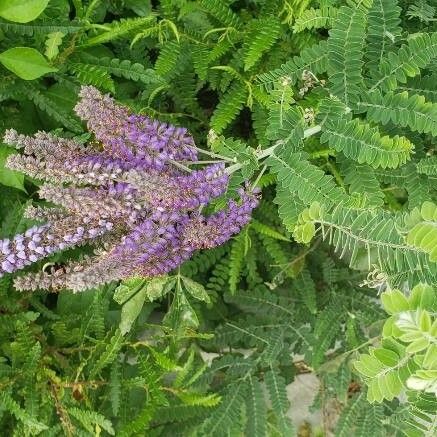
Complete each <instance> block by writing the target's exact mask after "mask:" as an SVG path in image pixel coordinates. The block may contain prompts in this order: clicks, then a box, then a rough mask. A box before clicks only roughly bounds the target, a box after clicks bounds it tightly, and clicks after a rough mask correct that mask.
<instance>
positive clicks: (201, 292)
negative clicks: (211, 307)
mask: <svg viewBox="0 0 437 437" xmlns="http://www.w3.org/2000/svg"><path fill="white" fill-rule="evenodd" d="M182 282H183V283H184V285H185V289H186V290H187V291H188V293H190V294H191V296H193V297H194V298H195V299H198V300H203V302H207V303H210V302H211V299H210V297H209V296H208V293H207V292H206V290H205V288H204V287H203V285H201V284H199V283H198V282H195V281H193V280H192V279H190V278H187V277H185V276H182Z"/></svg>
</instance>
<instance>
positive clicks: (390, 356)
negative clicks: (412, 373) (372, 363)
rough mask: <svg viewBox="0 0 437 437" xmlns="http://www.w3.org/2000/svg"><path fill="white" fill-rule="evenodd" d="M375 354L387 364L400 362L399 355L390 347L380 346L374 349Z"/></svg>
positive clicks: (391, 364)
mask: <svg viewBox="0 0 437 437" xmlns="http://www.w3.org/2000/svg"><path fill="white" fill-rule="evenodd" d="M372 353H373V356H374V357H375V358H377V359H378V361H380V362H381V363H382V364H384V365H385V366H389V367H392V366H395V365H396V364H397V363H398V362H399V355H398V354H397V353H396V352H393V351H391V350H390V349H385V348H378V349H375V350H373V352H372Z"/></svg>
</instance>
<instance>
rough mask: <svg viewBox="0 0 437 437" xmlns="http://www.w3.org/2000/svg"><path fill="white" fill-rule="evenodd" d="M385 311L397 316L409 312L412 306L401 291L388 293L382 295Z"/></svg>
mask: <svg viewBox="0 0 437 437" xmlns="http://www.w3.org/2000/svg"><path fill="white" fill-rule="evenodd" d="M381 300H382V304H383V306H384V309H385V310H386V311H387V312H388V313H389V314H397V313H400V312H402V311H408V310H409V308H410V305H409V303H408V300H407V298H406V297H405V296H404V294H403V293H402V292H400V291H399V290H392V291H386V292H385V293H383V294H382V295H381Z"/></svg>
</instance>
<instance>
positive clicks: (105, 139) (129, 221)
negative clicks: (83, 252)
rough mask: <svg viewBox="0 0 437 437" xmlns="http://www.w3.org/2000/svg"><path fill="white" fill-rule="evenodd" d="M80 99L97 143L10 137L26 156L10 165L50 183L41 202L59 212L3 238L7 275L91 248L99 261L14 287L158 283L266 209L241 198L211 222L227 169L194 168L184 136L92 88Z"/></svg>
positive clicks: (33, 214)
mask: <svg viewBox="0 0 437 437" xmlns="http://www.w3.org/2000/svg"><path fill="white" fill-rule="evenodd" d="M80 97H81V100H80V102H79V103H78V104H77V105H76V112H77V114H78V115H79V116H80V117H81V118H82V119H83V120H85V121H86V122H87V125H88V128H89V129H90V130H91V131H92V133H93V134H94V135H95V137H96V140H98V141H99V142H100V143H99V144H96V143H95V142H93V143H91V145H88V146H83V145H80V144H78V143H76V142H75V141H74V140H69V139H64V138H58V137H56V136H53V135H50V134H46V133H44V132H38V133H37V134H36V135H35V136H33V137H28V136H24V135H19V134H18V133H17V132H15V131H14V130H9V131H7V132H6V134H5V142H7V143H8V144H14V145H16V146H17V147H18V148H21V149H22V150H23V154H22V155H13V156H11V157H9V160H8V163H7V165H8V166H9V167H10V168H12V169H15V170H20V171H23V172H24V173H27V174H28V175H30V176H32V177H38V178H40V179H45V180H46V181H48V182H49V183H46V184H43V185H42V186H41V187H40V189H39V196H40V197H41V198H44V199H45V200H47V201H48V202H50V203H52V204H54V205H55V206H52V207H40V206H38V207H33V206H30V207H28V208H27V210H26V212H25V215H26V216H27V217H29V218H32V219H35V220H37V221H39V222H42V224H40V225H36V226H33V227H31V228H30V229H28V230H27V231H26V232H24V234H19V235H16V236H15V237H13V238H12V239H3V240H0V276H1V275H2V274H4V273H13V272H15V271H17V270H20V269H22V268H24V267H26V266H28V265H30V264H32V263H34V262H37V261H39V260H42V259H43V258H45V257H47V256H49V255H51V254H53V253H55V252H58V251H62V250H66V249H69V248H72V247H75V246H78V245H82V244H93V245H94V246H95V247H96V254H95V255H94V256H92V257H89V258H86V259H84V260H82V261H79V262H71V263H69V264H68V265H66V266H65V268H63V269H62V271H60V270H56V271H54V272H50V271H48V272H39V273H30V274H27V275H25V276H21V277H18V278H16V280H15V285H16V287H17V288H18V289H20V290H35V289H38V288H47V289H56V290H57V289H60V288H63V287H66V288H69V289H72V290H74V291H82V290H85V289H88V288H93V287H96V286H98V285H100V284H103V283H106V282H109V281H112V280H117V279H121V278H127V277H129V276H132V275H143V276H146V277H150V276H155V275H160V274H163V273H167V272H169V271H171V270H172V269H174V268H175V267H177V266H178V265H180V264H181V263H182V262H183V261H184V260H186V259H188V258H189V257H190V256H191V255H192V254H193V252H194V251H195V250H198V249H207V248H211V247H214V246H217V245H219V244H223V243H224V242H226V241H227V240H229V238H231V236H232V235H234V234H236V233H238V232H239V231H240V230H241V228H242V227H243V226H245V225H246V224H247V223H248V221H249V220H250V214H251V211H252V210H253V208H255V207H256V205H257V202H258V200H257V195H256V194H254V193H253V192H245V191H244V190H241V191H240V193H239V194H240V197H241V199H240V200H239V201H235V200H231V201H230V202H229V204H228V207H227V209H225V210H223V211H220V212H218V213H216V214H213V215H211V216H209V217H205V216H203V215H202V214H201V213H200V212H199V211H200V209H199V207H202V206H204V205H207V204H208V203H209V202H210V201H211V200H212V199H213V198H216V197H218V196H220V195H222V194H223V193H224V192H225V191H226V190H227V188H228V182H229V178H228V175H227V173H226V172H225V168H224V164H222V163H218V164H213V165H209V166H206V167H204V168H201V169H197V170H190V168H189V166H190V164H191V163H193V161H195V160H197V152H196V149H195V147H194V141H193V139H192V137H191V136H190V135H189V134H188V132H187V130H186V129H185V128H180V127H175V126H171V125H167V124H165V123H161V122H158V121H156V120H150V119H148V118H147V117H144V116H142V115H136V114H131V113H130V112H129V110H128V109H127V108H125V107H123V106H119V105H117V104H115V102H114V101H113V100H112V99H111V98H110V97H109V96H107V95H106V96H104V95H102V94H101V93H100V92H99V91H98V90H96V89H95V88H93V87H83V88H82V91H81V93H80ZM179 161H183V162H179Z"/></svg>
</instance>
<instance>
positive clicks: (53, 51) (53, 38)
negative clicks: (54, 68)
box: [44, 32, 65, 60]
mask: <svg viewBox="0 0 437 437" xmlns="http://www.w3.org/2000/svg"><path fill="white" fill-rule="evenodd" d="M64 36H65V33H62V32H52V33H49V34H48V35H47V40H46V42H45V46H46V51H45V52H44V54H45V55H46V57H47V59H50V60H52V59H54V58H56V56H58V54H59V46H60V45H61V44H62V38H64Z"/></svg>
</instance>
